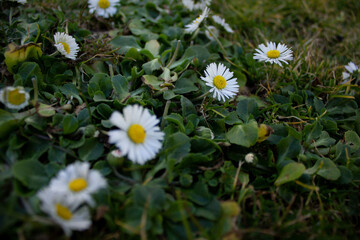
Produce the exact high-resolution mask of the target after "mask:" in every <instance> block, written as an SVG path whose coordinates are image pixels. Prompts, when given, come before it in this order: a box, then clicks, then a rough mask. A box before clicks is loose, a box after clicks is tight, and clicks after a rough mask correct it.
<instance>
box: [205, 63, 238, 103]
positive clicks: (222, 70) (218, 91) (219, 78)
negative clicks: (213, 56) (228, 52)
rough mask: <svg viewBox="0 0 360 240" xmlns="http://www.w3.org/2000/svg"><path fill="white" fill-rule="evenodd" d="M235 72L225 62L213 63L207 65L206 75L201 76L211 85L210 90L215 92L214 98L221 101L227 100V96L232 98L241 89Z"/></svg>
mask: <svg viewBox="0 0 360 240" xmlns="http://www.w3.org/2000/svg"><path fill="white" fill-rule="evenodd" d="M233 75H234V74H233V73H232V72H230V71H229V69H228V68H227V67H225V66H224V64H222V63H219V65H218V66H216V63H211V64H210V65H208V66H207V67H206V70H205V77H201V79H202V80H203V81H205V82H206V85H207V86H209V87H211V89H210V92H213V93H214V95H213V97H214V98H217V99H218V100H219V101H225V100H226V99H227V98H231V97H233V96H235V95H236V94H237V92H238V91H239V85H238V83H237V81H236V78H232V77H233Z"/></svg>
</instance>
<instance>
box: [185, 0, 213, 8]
mask: <svg viewBox="0 0 360 240" xmlns="http://www.w3.org/2000/svg"><path fill="white" fill-rule="evenodd" d="M211 1H212V0H201V1H198V2H197V3H195V1H193V0H182V3H183V4H184V6H185V7H186V8H187V9H189V10H190V11H194V10H201V9H204V8H205V7H209V6H210V4H211Z"/></svg>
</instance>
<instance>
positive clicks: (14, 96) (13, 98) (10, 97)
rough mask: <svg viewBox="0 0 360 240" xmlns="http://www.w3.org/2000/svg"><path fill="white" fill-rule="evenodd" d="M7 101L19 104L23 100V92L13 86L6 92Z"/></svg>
mask: <svg viewBox="0 0 360 240" xmlns="http://www.w3.org/2000/svg"><path fill="white" fill-rule="evenodd" d="M7 101H8V102H9V103H11V104H12V105H20V104H22V103H23V102H25V93H21V92H20V91H19V89H17V88H15V89H14V90H11V91H8V92H7Z"/></svg>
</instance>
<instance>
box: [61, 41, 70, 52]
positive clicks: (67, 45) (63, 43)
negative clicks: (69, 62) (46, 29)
mask: <svg viewBox="0 0 360 240" xmlns="http://www.w3.org/2000/svg"><path fill="white" fill-rule="evenodd" d="M59 43H61V44H62V45H63V47H64V50H65V52H66V53H67V54H69V53H70V46H69V44H67V43H66V42H59Z"/></svg>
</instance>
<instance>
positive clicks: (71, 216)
mask: <svg viewBox="0 0 360 240" xmlns="http://www.w3.org/2000/svg"><path fill="white" fill-rule="evenodd" d="M106 185H107V184H106V181H105V179H104V178H103V177H102V175H101V174H100V172H99V171H97V170H91V169H90V164H89V163H88V162H75V163H73V164H70V165H68V166H67V167H66V168H65V169H64V170H61V171H59V172H58V174H57V176H56V177H54V178H53V179H52V180H51V181H50V184H49V185H48V186H47V187H45V188H44V189H42V190H41V191H39V193H38V194H37V196H38V197H39V199H40V200H41V202H42V206H41V208H42V210H43V211H44V212H46V213H47V214H49V216H50V217H51V218H52V219H53V220H54V221H55V222H56V223H57V224H59V225H60V226H61V227H62V228H63V230H64V232H65V233H66V235H68V236H69V235H71V233H72V230H85V229H87V228H89V227H90V225H91V220H90V214H89V210H88V208H87V207H86V206H84V204H85V203H88V204H89V205H91V206H94V201H93V199H92V196H91V194H93V193H95V192H96V191H98V190H99V189H101V188H104V187H106Z"/></svg>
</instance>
